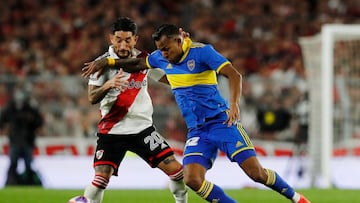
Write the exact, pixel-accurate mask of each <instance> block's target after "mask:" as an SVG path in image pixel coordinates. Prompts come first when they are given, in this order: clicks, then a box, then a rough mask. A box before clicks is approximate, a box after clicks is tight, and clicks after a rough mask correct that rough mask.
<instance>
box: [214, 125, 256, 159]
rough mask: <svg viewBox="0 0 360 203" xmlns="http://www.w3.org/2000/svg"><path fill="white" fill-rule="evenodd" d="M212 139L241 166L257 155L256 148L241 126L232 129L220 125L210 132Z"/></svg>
mask: <svg viewBox="0 0 360 203" xmlns="http://www.w3.org/2000/svg"><path fill="white" fill-rule="evenodd" d="M210 139H211V140H212V141H213V143H216V144H217V146H218V147H219V149H220V150H221V151H223V152H224V153H225V154H226V155H227V157H228V158H229V159H230V160H231V161H236V162H238V163H239V164H240V163H241V162H243V161H244V160H246V159H247V158H249V157H252V156H255V155H256V154H255V150H254V146H253V144H252V142H251V140H250V138H249V136H248V134H247V133H246V130H245V129H244V128H243V127H242V125H241V124H238V125H233V126H231V127H227V126H226V125H223V124H218V125H217V126H215V127H214V128H213V129H212V130H211V131H210ZM239 154H240V156H239ZM235 157H236V159H235ZM239 157H240V158H239Z"/></svg>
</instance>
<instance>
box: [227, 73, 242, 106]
mask: <svg viewBox="0 0 360 203" xmlns="http://www.w3.org/2000/svg"><path fill="white" fill-rule="evenodd" d="M229 85H230V105H236V106H237V105H238V104H239V101H240V97H241V94H242V75H241V74H236V73H235V74H234V75H233V76H231V78H229Z"/></svg>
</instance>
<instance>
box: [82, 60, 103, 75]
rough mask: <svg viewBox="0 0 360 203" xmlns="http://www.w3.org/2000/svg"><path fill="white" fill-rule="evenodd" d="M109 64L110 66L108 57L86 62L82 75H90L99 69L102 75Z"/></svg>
mask: <svg viewBox="0 0 360 203" xmlns="http://www.w3.org/2000/svg"><path fill="white" fill-rule="evenodd" d="M107 66H108V61H107V58H103V59H100V60H96V61H91V62H86V63H84V67H83V68H82V69H81V70H82V74H81V75H82V76H83V77H89V76H90V75H91V74H94V73H96V72H98V71H99V73H98V76H100V75H101V74H102V73H103V71H104V69H105V67H107Z"/></svg>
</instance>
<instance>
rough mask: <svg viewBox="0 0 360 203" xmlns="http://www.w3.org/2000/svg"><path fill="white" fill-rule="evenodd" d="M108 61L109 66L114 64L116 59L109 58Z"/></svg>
mask: <svg viewBox="0 0 360 203" xmlns="http://www.w3.org/2000/svg"><path fill="white" fill-rule="evenodd" d="M107 62H108V65H109V66H114V65H115V59H114V58H107Z"/></svg>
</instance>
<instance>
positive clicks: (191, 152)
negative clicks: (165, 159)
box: [183, 129, 218, 169]
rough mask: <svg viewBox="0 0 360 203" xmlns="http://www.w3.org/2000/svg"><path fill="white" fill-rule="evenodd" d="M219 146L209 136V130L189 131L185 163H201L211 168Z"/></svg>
mask: <svg viewBox="0 0 360 203" xmlns="http://www.w3.org/2000/svg"><path fill="white" fill-rule="evenodd" d="M217 154H218V148H217V146H216V145H215V143H213V142H212V140H210V139H209V137H208V131H207V130H201V129H197V130H194V131H192V132H189V134H188V139H187V141H186V145H185V150H184V158H183V164H184V166H186V165H188V164H200V165H202V166H203V167H204V168H206V169H210V168H211V167H212V164H213V162H214V160H215V159H216V156H217Z"/></svg>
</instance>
